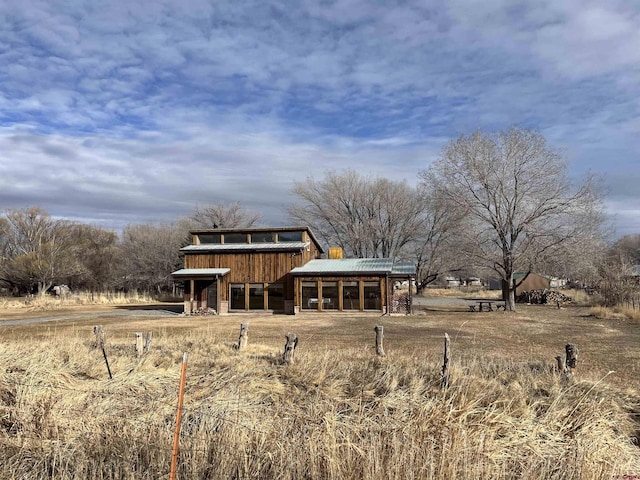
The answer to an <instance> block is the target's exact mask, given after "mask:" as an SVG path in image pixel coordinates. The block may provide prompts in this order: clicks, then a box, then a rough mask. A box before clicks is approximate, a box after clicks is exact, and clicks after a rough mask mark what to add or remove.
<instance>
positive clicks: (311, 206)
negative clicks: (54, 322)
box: [0, 128, 640, 310]
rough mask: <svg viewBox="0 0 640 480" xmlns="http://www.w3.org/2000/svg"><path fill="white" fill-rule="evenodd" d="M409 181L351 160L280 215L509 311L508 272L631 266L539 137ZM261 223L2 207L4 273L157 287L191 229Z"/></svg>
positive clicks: (472, 143)
mask: <svg viewBox="0 0 640 480" xmlns="http://www.w3.org/2000/svg"><path fill="white" fill-rule="evenodd" d="M417 180H418V181H417V182H416V185H410V184H409V183H408V182H407V181H395V180H390V179H388V178H384V177H372V176H369V175H366V174H363V173H360V172H357V171H355V170H349V169H347V170H341V171H328V172H326V173H325V175H324V177H322V178H319V179H318V178H316V177H308V178H307V179H305V180H302V181H298V182H296V183H295V184H294V186H293V189H292V193H293V194H294V196H295V197H296V201H295V202H294V203H293V205H291V206H290V207H289V209H288V214H289V220H290V222H291V223H294V224H302V225H308V226H310V227H311V228H312V230H313V231H314V232H315V234H316V235H317V237H318V238H319V239H320V241H321V242H322V243H324V244H325V245H326V246H339V247H342V249H343V250H344V252H345V255H346V256H348V257H385V258H393V259H395V260H401V261H402V260H403V261H411V262H414V263H415V264H416V267H417V282H418V288H424V287H425V286H426V285H428V284H429V283H431V282H433V281H434V280H435V279H437V278H438V277H439V276H441V275H443V274H454V275H456V276H459V277H461V278H464V277H465V276H471V275H473V276H482V277H484V278H488V277H497V278H500V279H502V281H503V296H504V299H505V302H506V307H507V310H512V309H514V307H515V299H514V292H515V288H516V284H515V282H514V273H516V272H519V271H524V272H532V271H535V272H537V273H543V274H547V275H553V276H558V277H564V278H572V279H576V280H578V281H580V282H582V283H588V284H594V283H597V282H599V281H601V280H602V278H604V277H605V276H606V275H607V273H606V272H607V271H617V272H620V271H624V269H622V270H621V269H620V268H618V269H616V268H615V266H614V265H615V262H616V261H618V262H623V263H624V262H626V263H625V265H626V264H630V265H631V264H633V262H636V261H637V262H638V263H640V258H638V255H637V254H638V252H637V251H636V253H634V255H636V256H635V257H634V256H631V257H630V256H629V255H628V252H627V254H625V255H626V256H625V257H624V260H621V259H620V258H621V257H620V255H618V256H616V254H615V253H614V252H616V251H618V250H619V249H620V247H619V245H614V246H611V245H609V243H608V242H607V231H606V229H605V226H606V224H605V217H604V202H603V200H604V196H603V189H602V186H601V184H600V183H599V181H598V179H597V178H595V177H593V176H586V177H585V178H584V179H582V180H581V181H579V182H574V181H572V180H571V178H570V176H569V171H568V165H567V161H566V159H565V158H564V157H563V155H562V154H561V153H560V152H559V151H558V150H557V149H555V148H553V147H552V146H550V145H549V144H548V143H547V141H546V139H545V138H544V137H543V136H542V135H541V134H540V133H539V132H535V131H531V130H527V129H521V128H512V129H509V130H507V131H503V132H497V133H485V132H482V131H478V132H475V133H473V134H470V135H461V136H460V137H458V138H457V139H455V140H452V141H450V142H449V143H448V144H447V145H445V147H444V148H443V150H442V152H441V153H440V155H439V157H438V158H437V159H436V160H435V161H434V162H433V163H432V164H431V165H430V166H429V167H428V168H426V169H425V170H423V171H421V172H419V175H418V179H417ZM260 220H261V217H260V215H259V214H257V213H255V212H250V211H248V210H247V209H245V208H244V207H242V206H241V205H240V204H237V203H236V204H232V205H225V204H219V205H210V206H204V207H198V208H196V209H195V211H194V212H193V213H192V214H191V215H189V216H187V217H185V218H181V219H177V220H176V221H175V222H172V223H170V224H166V225H148V224H147V225H129V226H127V227H126V228H125V229H124V230H123V232H122V235H121V236H120V237H118V236H117V235H116V234H115V233H113V232H110V231H108V230H104V229H101V228H99V227H94V226H89V225H83V224H78V223H73V222H69V221H67V220H54V219H52V218H51V217H50V216H49V215H48V214H47V213H46V212H45V211H43V210H41V209H39V208H29V209H25V210H7V211H6V212H5V215H4V216H3V217H0V282H2V283H3V285H4V286H5V287H6V288H9V289H11V290H12V291H14V292H24V291H26V290H30V291H31V290H34V289H35V290H37V291H39V292H43V291H46V290H47V289H48V288H49V287H50V286H51V285H53V284H54V283H62V282H64V283H67V284H70V285H75V286H77V287H78V288H83V289H91V290H93V289H125V290H126V289H138V290H140V289H142V290H146V291H157V292H161V291H166V290H170V289H171V288H172V287H173V282H172V280H171V277H170V273H171V271H173V270H175V269H178V268H180V266H181V264H182V260H181V258H180V254H179V249H180V247H181V246H184V245H186V244H188V243H190V238H189V230H192V229H196V228H214V227H216V226H217V227H220V228H234V227H251V226H256V225H258V224H259V222H260ZM625 242H626V243H632V244H633V240H629V239H625V241H624V242H623V243H625ZM618 243H619V244H620V242H618ZM626 243H625V245H626ZM636 245H637V244H636ZM637 246H638V247H640V245H637ZM627 250H629V248H628V249H627ZM627 250H625V251H627ZM630 250H633V248H630ZM616 258H618V260H615V259H616ZM625 268H626V267H625Z"/></svg>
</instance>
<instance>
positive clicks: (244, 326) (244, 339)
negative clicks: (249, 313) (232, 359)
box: [238, 323, 249, 350]
mask: <svg viewBox="0 0 640 480" xmlns="http://www.w3.org/2000/svg"><path fill="white" fill-rule="evenodd" d="M248 344H249V324H248V323H241V324H240V338H238V350H243V349H244V348H246V347H247V345H248Z"/></svg>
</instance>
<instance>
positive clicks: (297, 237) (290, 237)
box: [278, 232, 302, 242]
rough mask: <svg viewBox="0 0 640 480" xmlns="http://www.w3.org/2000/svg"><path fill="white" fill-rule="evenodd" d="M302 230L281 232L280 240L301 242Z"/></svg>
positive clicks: (279, 234)
mask: <svg viewBox="0 0 640 480" xmlns="http://www.w3.org/2000/svg"><path fill="white" fill-rule="evenodd" d="M301 241H302V232H280V233H278V242H301Z"/></svg>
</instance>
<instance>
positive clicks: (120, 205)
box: [0, 0, 640, 236]
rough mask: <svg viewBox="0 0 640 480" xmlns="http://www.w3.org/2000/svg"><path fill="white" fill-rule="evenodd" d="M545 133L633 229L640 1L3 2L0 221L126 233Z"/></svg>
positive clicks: (405, 173) (618, 224) (412, 177)
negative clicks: (133, 226) (26, 213)
mask: <svg viewBox="0 0 640 480" xmlns="http://www.w3.org/2000/svg"><path fill="white" fill-rule="evenodd" d="M512 126H517V127H523V128H530V129H535V130H538V131H540V132H541V133H542V134H543V135H544V136H545V137H546V138H547V140H548V142H549V143H550V144H551V145H552V146H553V147H555V148H558V149H560V150H561V151H562V152H563V154H564V156H565V157H566V159H567V161H568V163H569V167H570V171H571V173H572V175H573V177H574V178H576V179H577V180H578V179H579V178H580V177H581V176H582V175H584V174H585V173H586V172H589V171H591V172H593V173H596V174H600V175H604V179H605V183H606V186H607V192H608V193H607V198H606V208H607V212H608V213H609V215H610V218H611V222H612V224H613V225H614V227H615V235H616V236H622V235H626V234H632V233H640V3H639V2H637V1H632V2H630V1H617V0H609V1H606V2H605V1H601V2H592V1H589V0H585V1H583V0H580V1H578V0H575V1H574V0H569V1H562V0H537V1H531V2H518V1H502V0H483V1H478V0H462V1H458V0H452V1H446V2H436V1H432V0H422V1H411V0H409V1H402V2H385V1H370V2H367V1H362V0H337V1H307V0H297V1H290V2H289V1H271V2H270V1H267V0H260V1H251V0H247V1H230V2H227V1H225V0H215V1H201V0H179V1H178V0H176V1H173V0H152V1H147V0H136V1H135V2H132V1H123V0H113V1H103V0H87V1H76V0H61V1H60V0H45V1H40V0H20V1H19V0H0V209H5V208H25V207H31V206H40V207H42V208H43V209H45V210H46V211H48V212H49V213H50V214H51V215H52V216H54V217H61V218H67V219H70V220H76V221H81V222H85V223H90V224H93V225H96V226H101V227H104V228H108V229H114V230H121V229H122V228H123V227H124V226H125V225H127V224H130V223H166V222H171V221H173V220H175V219H177V218H178V217H180V216H183V215H188V214H189V213H192V212H193V210H194V209H195V208H196V206H205V205H208V204H218V203H235V202H239V203H240V204H241V205H243V206H244V207H246V208H248V209H249V210H252V211H254V212H258V213H260V214H262V217H263V218H262V224H263V225H265V226H266V225H272V226H280V225H286V224H288V223H289V222H288V218H287V213H286V209H287V206H288V205H290V204H291V203H293V202H295V198H294V197H292V196H291V193H290V191H291V187H292V185H293V183H294V182H296V181H303V180H304V179H306V178H307V177H313V178H322V176H323V175H324V173H325V172H326V171H328V170H339V169H342V168H350V169H354V170H357V171H360V172H362V173H363V174H366V175H372V176H383V177H388V178H391V179H394V180H401V179H406V180H407V181H408V182H409V183H410V184H415V183H417V182H418V173H419V172H420V171H421V170H424V169H426V168H428V166H429V165H430V163H431V162H433V161H434V160H436V159H437V158H438V156H439V154H440V152H441V150H442V147H443V146H444V145H445V144H446V143H447V142H449V141H451V140H454V139H455V138H457V137H458V136H460V135H462V134H470V133H473V132H475V131H477V130H482V131H486V132H495V131H500V130H506V129H508V128H510V127H512Z"/></svg>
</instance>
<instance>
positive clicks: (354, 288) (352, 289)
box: [342, 282, 360, 310]
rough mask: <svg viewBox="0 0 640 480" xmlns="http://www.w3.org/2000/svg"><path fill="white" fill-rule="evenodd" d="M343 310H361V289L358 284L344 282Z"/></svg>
mask: <svg viewBox="0 0 640 480" xmlns="http://www.w3.org/2000/svg"><path fill="white" fill-rule="evenodd" d="M342 309H343V310H360V288H359V286H358V282H342Z"/></svg>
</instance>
